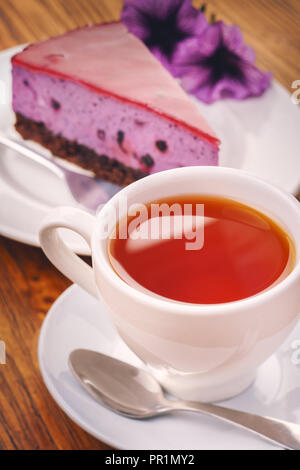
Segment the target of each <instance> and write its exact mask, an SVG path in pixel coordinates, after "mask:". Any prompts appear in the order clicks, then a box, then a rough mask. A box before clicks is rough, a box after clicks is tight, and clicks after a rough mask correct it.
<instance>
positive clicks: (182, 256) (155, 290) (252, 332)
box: [40, 167, 300, 401]
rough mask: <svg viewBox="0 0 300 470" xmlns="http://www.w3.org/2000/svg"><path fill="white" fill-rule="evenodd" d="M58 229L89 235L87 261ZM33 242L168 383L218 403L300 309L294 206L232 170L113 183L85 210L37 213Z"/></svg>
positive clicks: (241, 383) (282, 335) (298, 208)
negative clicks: (117, 186)
mask: <svg viewBox="0 0 300 470" xmlns="http://www.w3.org/2000/svg"><path fill="white" fill-rule="evenodd" d="M60 228H67V229H71V230H73V231H74V232H76V233H78V234H79V235H81V236H82V237H83V238H84V239H85V240H86V242H87V243H88V244H89V246H90V248H91V253H92V264H93V267H90V266H89V265H88V264H87V263H85V262H84V261H83V260H82V259H80V258H79V257H78V256H77V255H76V254H75V253H73V252H72V251H71V250H70V249H69V248H68V247H67V246H66V245H65V243H64V242H63V240H62V238H61V237H60V234H59V229H60ZM40 242H41V246H42V248H43V250H44V252H45V254H46V255H47V257H48V258H49V259H50V260H51V261H52V263H53V264H54V265H55V266H56V267H57V268H58V269H59V270H60V271H61V272H62V273H64V274H65V275H66V276H67V277H68V278H69V279H71V280H72V281H73V282H75V283H77V284H78V285H79V286H81V287H82V288H83V289H85V290H86V291H87V292H88V293H90V294H91V295H93V296H95V297H97V298H99V299H100V300H101V301H102V302H103V303H104V304H105V306H106V307H107V310H108V312H109V314H110V315H111V319H112V321H113V323H114V324H115V326H116V328H117V330H118V332H119V334H120V336H121V338H122V339H123V340H124V341H125V343H126V344H127V345H128V346H129V348H130V349H131V350H132V351H133V352H134V353H135V354H136V355H137V356H138V357H139V358H140V359H142V361H143V362H144V363H145V364H146V365H147V366H148V367H149V368H150V370H151V372H152V373H153V374H154V375H155V377H156V378H157V379H158V381H159V382H160V383H161V384H162V385H163V387H164V388H165V390H167V391H168V392H170V393H172V394H174V395H176V396H178V397H180V398H183V399H189V400H201V401H218V400H224V399H227V398H230V397H232V396H234V395H236V394H238V393H240V392H242V391H243V390H245V389H246V388H247V387H248V386H249V385H250V384H251V383H252V381H253V380H254V378H255V374H256V370H257V368H258V366H259V365H260V364H261V363H263V362H264V361H265V360H266V359H267V358H268V357H269V356H270V355H271V354H273V353H274V351H275V350H276V349H277V348H278V347H279V346H280V344H281V343H282V342H283V341H284V340H285V339H286V338H287V336H288V335H289V333H290V332H291V330H292V328H293V327H294V325H295V324H296V322H297V319H298V314H299V311H300V261H299V250H300V205H299V202H298V201H297V200H296V199H295V198H294V197H293V196H291V195H290V194H288V193H286V192H284V191H282V190H281V189H279V188H278V187H276V186H274V185H272V184H270V183H268V182H266V181H264V180H262V179H259V178H257V177H254V176H252V175H250V174H247V173H245V172H243V171H241V170H236V169H231V168H224V167H186V168H178V169H173V170H167V171H164V172H160V173H156V174H153V175H151V176H148V177H146V178H143V179H142V180H139V181H137V182H135V183H133V184H131V185H130V186H127V187H126V188H124V189H122V190H121V191H120V192H119V193H117V194H116V195H115V196H114V197H113V198H112V199H110V200H109V201H108V202H107V203H106V204H105V205H104V207H102V208H101V210H100V211H99V212H98V214H97V216H93V215H91V214H89V213H87V212H85V211H82V210H80V209H77V208H73V207H60V208H57V209H54V210H53V211H52V213H50V214H49V215H48V216H47V217H46V219H45V220H44V221H43V224H42V228H41V230H40Z"/></svg>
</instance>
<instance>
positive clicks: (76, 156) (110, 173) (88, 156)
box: [15, 113, 146, 186]
mask: <svg viewBox="0 0 300 470" xmlns="http://www.w3.org/2000/svg"><path fill="white" fill-rule="evenodd" d="M16 118H17V120H16V124H15V127H16V130H17V131H18V132H19V133H20V134H21V136H22V137H23V138H24V139H29V140H34V141H35V142H38V143H39V144H41V145H43V146H44V147H46V148H47V149H49V150H50V151H51V152H52V153H53V155H55V156H57V157H60V158H63V159H65V160H68V161H69V162H72V163H75V164H76V165H78V166H80V167H82V168H84V169H86V170H90V171H92V172H93V173H94V174H95V176H97V177H98V178H102V179H104V180H107V181H111V182H112V183H116V184H119V185H121V186H127V185H128V184H130V183H132V182H133V181H136V180H138V179H140V178H143V177H144V176H146V173H144V172H143V171H140V170H136V169H134V168H130V167H128V166H126V165H123V163H120V162H118V161H117V160H115V159H113V158H110V157H108V156H107V155H99V154H97V153H96V152H95V151H94V150H92V149H90V148H88V147H85V146H84V145H81V144H78V143H77V142H76V141H70V140H68V139H65V138H64V137H62V136H60V135H55V134H53V133H52V132H51V131H50V130H49V129H47V127H46V126H45V124H44V123H42V122H36V121H33V120H31V119H28V118H26V117H25V116H23V115H22V114H20V113H16Z"/></svg>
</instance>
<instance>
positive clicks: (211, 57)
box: [173, 21, 272, 103]
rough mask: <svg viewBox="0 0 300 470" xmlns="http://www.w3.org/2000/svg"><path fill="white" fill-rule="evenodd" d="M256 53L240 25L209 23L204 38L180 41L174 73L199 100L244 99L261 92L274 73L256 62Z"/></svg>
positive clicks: (219, 22) (220, 22)
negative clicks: (243, 34) (245, 40)
mask: <svg viewBox="0 0 300 470" xmlns="http://www.w3.org/2000/svg"><path fill="white" fill-rule="evenodd" d="M254 63H255V53H254V51H253V49H252V48H251V47H249V46H247V45H246V44H244V42H243V36H242V33H241V30H240V29H239V28H238V27H237V26H227V25H225V24H224V23H223V22H222V21H218V22H217V23H214V24H212V25H209V26H208V27H207V28H206V29H205V30H204V31H203V32H202V35H201V37H194V38H191V39H189V40H188V41H185V43H184V44H182V45H181V44H180V45H179V46H178V48H177V49H176V54H174V56H173V73H174V74H175V75H176V76H177V77H180V78H181V84H182V86H183V87H184V88H185V89H186V90H187V91H188V92H190V93H192V94H194V95H195V96H196V97H197V98H198V99H199V100H201V101H204V102H205V103H212V102H214V101H216V100H218V99H221V98H224V97H231V98H236V99H240V100H241V99H244V98H247V97H249V96H259V95H261V94H262V93H263V92H264V91H265V90H266V89H267V88H268V87H269V86H270V81H271V75H272V74H271V73H266V72H262V71H261V70H259V69H258V68H257V67H255V65H254Z"/></svg>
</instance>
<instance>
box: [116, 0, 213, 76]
mask: <svg viewBox="0 0 300 470" xmlns="http://www.w3.org/2000/svg"><path fill="white" fill-rule="evenodd" d="M121 20H122V21H123V23H125V24H126V26H127V28H128V29H129V30H130V31H131V32H132V33H133V34H134V35H135V36H137V37H138V38H139V39H141V40H142V41H143V42H144V43H145V44H146V46H148V47H149V49H150V50H151V51H152V53H153V54H154V55H155V56H156V57H157V58H158V59H159V60H160V61H161V62H162V63H163V65H164V66H165V67H166V68H167V69H168V70H169V71H170V72H171V73H172V59H173V55H174V53H175V52H176V49H177V47H178V45H179V44H183V43H184V42H185V41H186V40H188V39H190V38H191V37H193V36H194V35H195V34H201V33H202V31H203V30H204V29H205V28H206V27H207V25H208V23H207V20H206V18H205V15H204V14H203V13H202V12H200V11H198V10H196V8H194V7H193V6H192V4H191V0H134V1H129V2H125V4H124V8H123V12H122V15H121Z"/></svg>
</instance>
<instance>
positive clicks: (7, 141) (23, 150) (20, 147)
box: [0, 134, 64, 178]
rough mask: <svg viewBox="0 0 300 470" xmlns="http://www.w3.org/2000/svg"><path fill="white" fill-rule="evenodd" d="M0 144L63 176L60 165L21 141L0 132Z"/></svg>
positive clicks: (60, 176)
mask: <svg viewBox="0 0 300 470" xmlns="http://www.w3.org/2000/svg"><path fill="white" fill-rule="evenodd" d="M0 144H2V145H4V146H5V147H7V148H10V149H11V150H15V151H16V152H17V153H20V154H21V155H23V156H24V157H27V158H29V159H30V160H33V161H35V162H37V163H39V164H41V165H43V166H44V167H46V168H48V170H51V171H52V172H53V173H55V174H56V175H57V176H58V177H59V178H64V172H63V170H62V169H61V167H60V165H58V164H57V163H55V162H52V161H50V160H49V159H48V158H46V157H44V156H43V155H41V154H40V153H38V152H36V151H35V150H32V149H31V148H29V147H27V146H26V145H24V144H23V143H21V142H18V141H16V140H14V139H11V138H9V137H6V136H4V135H1V134H0Z"/></svg>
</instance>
